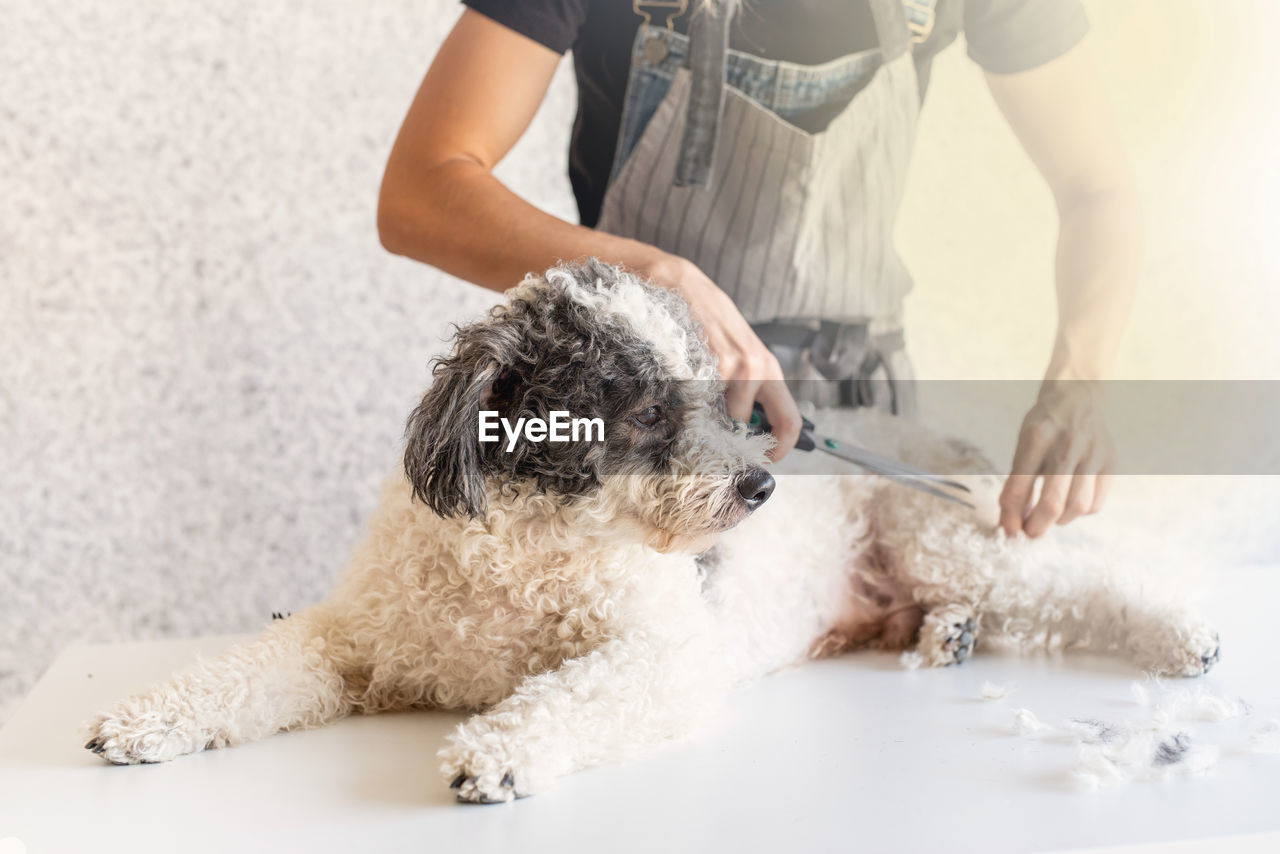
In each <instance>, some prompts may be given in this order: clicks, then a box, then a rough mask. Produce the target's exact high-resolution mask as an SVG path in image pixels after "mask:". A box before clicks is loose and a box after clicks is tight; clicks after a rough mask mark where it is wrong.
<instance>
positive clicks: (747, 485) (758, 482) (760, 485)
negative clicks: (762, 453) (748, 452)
mask: <svg viewBox="0 0 1280 854" xmlns="http://www.w3.org/2000/svg"><path fill="white" fill-rule="evenodd" d="M773 487H774V483H773V475H771V474H769V473H768V472H767V471H765V470H764V469H761V468H753V469H751V470H750V471H748V472H747V473H746V474H744V475H743V476H742V479H741V480H739V481H738V494H739V495H741V496H742V500H743V501H745V502H746V503H747V510H755V509H756V508H757V507H759V506H760V505H761V504H763V503H765V502H766V501H768V500H769V496H770V495H773Z"/></svg>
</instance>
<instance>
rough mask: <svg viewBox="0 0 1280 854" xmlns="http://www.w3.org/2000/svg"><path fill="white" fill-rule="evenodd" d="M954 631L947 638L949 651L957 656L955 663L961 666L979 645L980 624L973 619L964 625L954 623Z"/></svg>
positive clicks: (966, 621)
mask: <svg viewBox="0 0 1280 854" xmlns="http://www.w3.org/2000/svg"><path fill="white" fill-rule="evenodd" d="M951 627H952V628H953V629H954V631H953V632H952V633H951V637H949V638H947V649H949V650H951V652H952V654H953V655H954V656H955V659H956V661H955V663H956V664H960V663H962V662H963V661H964V660H965V659H967V658H968V657H969V656H970V655H972V654H973V648H974V646H975V645H976V644H977V632H978V623H977V621H975V620H974V619H973V618H972V617H970V618H969V619H967V620H965V621H964V622H963V623H952V626H951Z"/></svg>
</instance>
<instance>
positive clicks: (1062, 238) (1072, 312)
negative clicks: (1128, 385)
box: [1046, 187, 1142, 380]
mask: <svg viewBox="0 0 1280 854" xmlns="http://www.w3.org/2000/svg"><path fill="white" fill-rule="evenodd" d="M1141 263H1142V215H1141V209H1140V207H1139V204H1138V201H1137V197H1136V195H1135V194H1134V192H1133V191H1132V190H1131V189H1130V188H1128V187H1122V188H1117V189H1115V190H1112V191H1108V192H1102V193H1094V194H1091V195H1089V196H1087V197H1084V198H1082V199H1080V200H1078V201H1076V202H1074V203H1071V204H1068V205H1064V206H1063V207H1062V209H1061V210H1060V226H1059V237H1058V253H1057V263H1056V274H1057V293H1058V332H1057V337H1056V340H1055V342H1054V348H1053V356H1052V358H1051V359H1050V363H1049V369H1048V371H1047V372H1046V377H1047V378H1048V379H1051V380H1059V379H1080V380H1099V379H1106V378H1107V377H1108V376H1109V375H1110V373H1111V370H1112V367H1113V365H1114V362H1115V356H1116V351H1117V349H1118V348H1119V344H1120V339H1121V336H1122V335H1123V333H1124V328H1125V326H1126V324H1127V323H1128V319H1129V312H1130V309H1131V307H1132V305H1133V297H1134V294H1135V292H1136V290H1137V284H1138V276H1139V272H1140V268H1141Z"/></svg>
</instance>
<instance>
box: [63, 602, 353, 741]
mask: <svg viewBox="0 0 1280 854" xmlns="http://www.w3.org/2000/svg"><path fill="white" fill-rule="evenodd" d="M333 637H334V627H333V622H332V616H331V614H330V612H329V610H328V609H327V607H325V606H317V607H315V608H311V609H308V610H307V611H303V612H301V613H299V614H295V615H293V616H292V617H289V618H287V619H285V620H282V621H279V622H276V623H273V624H272V625H271V626H270V627H269V628H268V629H267V630H266V631H265V632H264V633H263V634H262V636H261V637H260V638H258V639H257V640H254V641H251V642H250V643H247V644H242V645H240V646H237V647H235V648H233V649H231V650H230V651H228V652H227V653H225V654H224V655H222V656H220V657H218V658H216V659H214V660H212V661H207V662H200V663H199V664H197V665H196V666H194V667H192V668H190V669H188V670H186V671H184V672H182V673H179V674H178V675H177V676H175V677H174V678H173V679H171V680H170V681H169V682H167V683H165V684H162V685H160V686H157V687H156V688H153V689H152V690H151V691H149V692H147V693H145V694H140V695H138V696H135V697H130V698H129V699H127V700H125V701H123V702H121V703H120V704H119V705H117V706H116V707H115V708H114V709H112V710H110V711H109V712H107V713H105V714H101V715H98V716H97V717H96V718H94V719H92V720H91V721H89V723H88V724H87V725H86V735H87V737H88V743H87V744H85V747H86V748H88V749H89V750H92V751H93V752H94V753H97V754H99V755H101V756H102V758H103V759H106V760H107V761H108V762H114V763H116V764H117V765H133V764H138V763H149V762H165V761H167V760H170V759H173V758H174V757H176V756H180V755H182V754H184V753H194V752H196V751H198V750H204V749H205V748H210V747H225V746H229V745H233V744H239V743H241V742H245V741H250V740H253V739H258V738H263V737H265V736H268V735H271V734H272V733H274V732H277V731H279V730H282V729H288V728H293V727H308V726H318V725H320V724H322V723H327V722H328V721H331V720H334V719H335V718H338V717H341V716H343V715H345V714H347V713H349V712H350V710H351V706H350V703H349V701H348V700H347V699H346V698H345V693H346V692H345V691H344V681H343V679H342V677H341V675H340V674H339V670H338V668H337V666H336V664H335V662H334V660H333V657H332V654H331V653H332V641H333Z"/></svg>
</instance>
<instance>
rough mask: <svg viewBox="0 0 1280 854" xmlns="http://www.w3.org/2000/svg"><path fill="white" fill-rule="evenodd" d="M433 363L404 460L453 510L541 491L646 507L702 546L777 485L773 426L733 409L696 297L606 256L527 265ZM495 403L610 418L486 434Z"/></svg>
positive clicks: (615, 511)
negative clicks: (570, 430) (771, 453)
mask: <svg viewBox="0 0 1280 854" xmlns="http://www.w3.org/2000/svg"><path fill="white" fill-rule="evenodd" d="M434 376H435V379H434V382H433V383H432V386H431V388H430V389H429V390H428V391H427V393H426V395H425V396H424V397H423V399H422V403H421V404H420V405H419V406H418V408H417V409H416V410H415V411H414V413H413V415H412V416H411V417H410V419H409V426H408V431H407V432H408V444H407V447H406V451H405V472H406V474H407V475H408V478H409V481H410V483H411V484H412V486H413V491H414V495H415V497H417V498H418V499H420V500H422V501H424V502H426V503H427V504H428V505H429V506H430V507H431V508H432V509H433V510H434V511H435V512H436V513H438V514H440V515H442V516H461V515H470V516H473V517H480V516H484V515H485V513H486V512H487V511H488V510H489V509H490V508H489V504H490V502H493V501H495V500H508V499H511V500H515V499H517V498H520V499H523V498H527V497H528V496H531V495H532V496H539V500H549V501H551V502H554V503H555V505H557V506H560V507H574V508H577V509H580V510H585V511H587V512H586V514H585V515H589V516H591V517H593V518H595V519H597V520H599V521H600V522H601V523H603V524H606V525H610V526H613V527H614V528H615V529H617V528H619V527H624V526H619V525H618V523H620V522H632V523H636V527H637V529H638V530H639V531H641V532H642V534H643V537H644V538H645V540H646V541H648V542H650V543H651V544H653V545H655V546H657V547H659V548H663V549H672V548H680V549H686V548H688V549H693V548H699V547H701V546H702V545H703V544H704V543H706V542H707V541H708V540H709V538H710V537H712V536H713V535H714V534H716V533H718V532H721V531H725V530H727V529H729V528H731V527H733V526H734V525H735V524H737V523H738V522H739V521H741V520H742V519H743V518H745V517H746V516H747V514H749V513H750V512H751V511H752V510H754V509H755V507H757V506H758V505H759V504H761V503H763V502H764V500H765V499H767V498H768V496H769V492H770V491H771V489H772V484H773V482H772V478H770V477H769V475H768V474H767V472H765V470H764V469H763V468H762V464H763V463H764V461H765V453H766V452H767V450H768V448H769V446H770V443H771V442H772V439H770V438H769V437H767V436H756V435H751V434H749V433H748V432H747V430H746V428H745V427H744V426H743V425H742V424H739V423H735V422H733V421H732V420H731V419H730V418H729V417H728V416H727V415H726V414H725V410H724V388H723V384H722V383H721V382H720V381H719V380H718V379H717V375H716V367H715V360H714V357H713V356H712V355H711V353H710V352H709V351H708V350H707V348H706V345H705V343H704V342H703V340H702V336H701V330H700V329H699V327H698V326H697V324H696V322H695V321H694V320H693V318H692V316H691V315H690V313H689V309H688V306H687V305H686V304H685V303H684V301H683V300H682V299H680V297H678V296H677V295H675V294H673V293H672V292H670V291H667V290H663V289H661V288H657V287H653V286H651V285H649V284H646V283H645V282H643V281H641V280H640V279H639V278H637V277H636V276H633V275H631V274H629V273H626V272H623V271H621V270H618V269H617V268H615V267H612V266H610V265H608V264H604V263H602V262H600V261H596V260H594V259H592V260H589V261H587V262H585V263H582V264H566V265H561V266H557V267H555V268H553V269H551V270H549V271H547V273H546V275H545V276H543V277H533V276H531V277H529V278H528V279H526V280H525V281H524V282H523V283H522V284H521V285H520V286H519V287H517V288H515V289H513V290H512V291H510V292H509V294H508V299H507V302H506V303H505V304H502V305H499V306H497V307H495V308H494V309H493V311H492V312H490V314H489V316H488V317H487V318H486V319H485V320H482V321H480V322H478V323H474V324H472V325H470V326H467V327H464V328H462V329H460V330H459V331H458V333H457V335H456V338H455V346H454V350H453V353H452V354H451V355H449V356H448V357H446V358H443V359H441V360H440V361H438V362H437V364H436V366H435V369H434ZM482 411H484V412H492V413H496V417H497V418H500V419H505V421H506V422H507V424H508V425H512V426H514V425H516V424H517V423H519V419H521V418H524V419H541V420H543V421H550V420H551V419H552V413H555V412H560V413H567V416H568V417H569V418H571V419H599V422H597V424H596V425H594V426H596V427H598V426H600V425H602V426H603V434H604V435H603V439H602V440H597V439H598V438H599V431H598V429H597V430H590V431H589V430H588V429H587V426H586V423H585V421H584V422H582V427H583V429H582V430H581V431H580V433H579V441H572V440H571V441H567V442H551V441H530V440H529V439H527V438H526V437H525V436H524V435H521V436H519V437H517V438H516V439H515V440H514V442H513V443H509V439H508V436H507V434H506V432H505V428H503V427H497V428H496V434H497V436H498V439H499V440H498V441H496V442H481V441H480V417H481V412H482ZM561 418H562V419H563V418H564V416H561ZM486 420H487V421H488V422H490V423H492V422H493V421H494V416H486ZM588 433H590V439H591V440H590V441H588V440H586V438H587V436H588ZM509 444H510V445H511V447H510V449H509V450H508V445H509Z"/></svg>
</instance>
